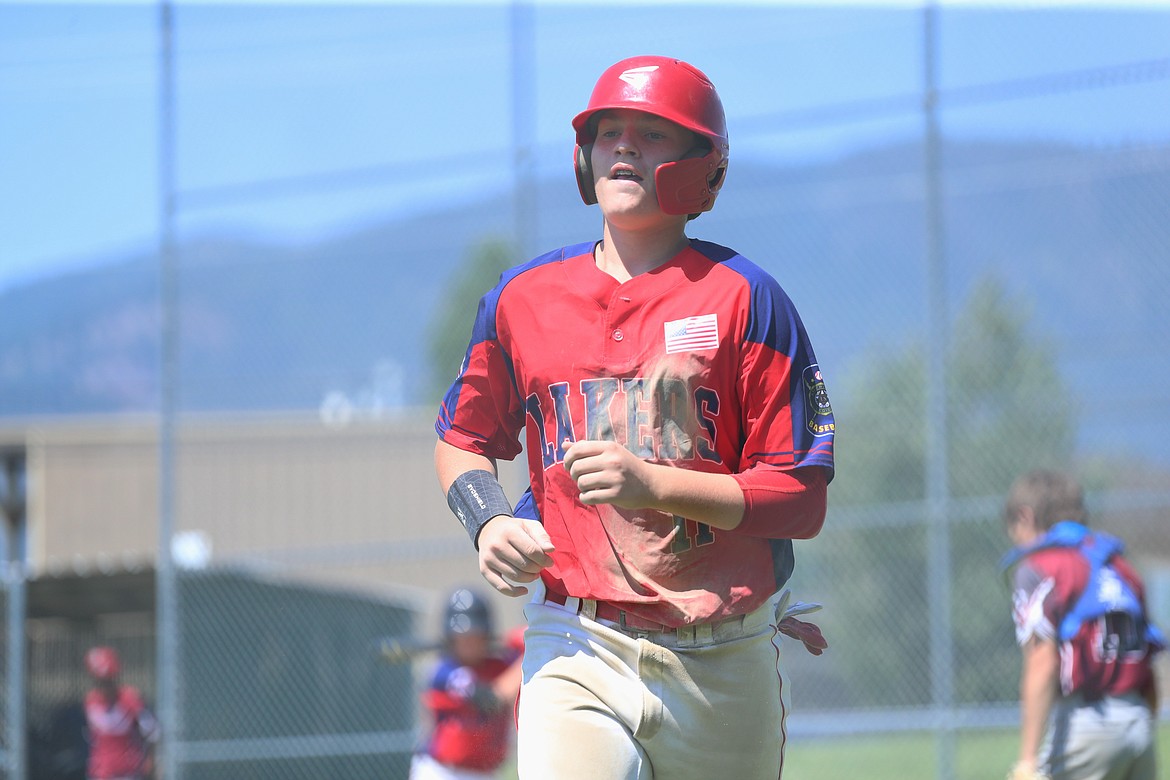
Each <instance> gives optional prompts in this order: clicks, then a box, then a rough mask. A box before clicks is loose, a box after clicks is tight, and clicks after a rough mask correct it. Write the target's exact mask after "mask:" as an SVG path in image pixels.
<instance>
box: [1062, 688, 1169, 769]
mask: <svg viewBox="0 0 1170 780" xmlns="http://www.w3.org/2000/svg"><path fill="white" fill-rule="evenodd" d="M1040 756H1041V763H1040V766H1041V768H1042V769H1044V770H1045V771H1047V772H1048V773H1049V774H1050V775H1051V776H1052V780H1157V762H1156V760H1155V755H1154V719H1153V714H1152V713H1151V712H1150V708H1149V705H1147V704H1146V702H1145V700H1144V699H1142V697H1140V696H1138V695H1137V694H1130V695H1127V696H1124V697H1119V698H1113V697H1106V698H1104V699H1101V700H1100V701H1095V702H1086V701H1085V700H1084V698H1083V697H1081V696H1080V695H1079V694H1074V695H1072V696H1066V697H1064V698H1062V699H1060V700H1059V701H1058V702H1057V703H1056V707H1055V709H1054V711H1053V715H1052V720H1051V721H1050V723H1049V729H1048V736H1047V738H1046V739H1045V743H1044V746H1043V747H1042V748H1041V751H1040Z"/></svg>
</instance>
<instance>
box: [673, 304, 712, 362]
mask: <svg viewBox="0 0 1170 780" xmlns="http://www.w3.org/2000/svg"><path fill="white" fill-rule="evenodd" d="M718 346H719V323H718V321H717V320H716V318H715V315H714V314H702V315H699V316H698V317H687V318H686V319H682V320H673V321H671V322H668V323H666V354H668V355H670V354H672V353H675V352H699V351H701V350H704V349H716V348H718Z"/></svg>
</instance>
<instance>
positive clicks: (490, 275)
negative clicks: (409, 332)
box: [428, 238, 515, 398]
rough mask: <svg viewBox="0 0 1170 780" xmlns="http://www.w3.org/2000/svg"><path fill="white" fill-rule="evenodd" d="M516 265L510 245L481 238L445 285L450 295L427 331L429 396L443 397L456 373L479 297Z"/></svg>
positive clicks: (444, 300)
mask: <svg viewBox="0 0 1170 780" xmlns="http://www.w3.org/2000/svg"><path fill="white" fill-rule="evenodd" d="M514 264H515V257H514V253H513V252H512V249H511V247H510V245H509V244H508V243H507V242H506V241H504V240H503V239H499V238H485V239H483V240H481V241H480V242H479V243H478V244H477V245H476V246H475V248H474V249H472V251H471V253H470V255H469V256H468V258H467V260H466V261H465V262H464V264H463V265H462V266H461V267H460V268H459V269H458V270H457V271H456V272H455V274H454V279H452V280H451V283H450V284H449V285H448V289H449V290H450V294H448V295H447V296H445V297H444V299H443V305H442V306H441V307H440V308H439V309H438V310H437V311H436V312H435V317H434V319H433V320H432V322H431V327H430V332H429V334H428V346H429V355H430V374H431V379H430V381H429V383H428V387H429V388H430V394H429V396H428V397H431V398H442V397H443V394H444V393H446V392H447V388H448V387H449V386H450V384H451V381H452V380H453V379H454V378H455V375H456V374H457V373H458V372H459V366H460V364H461V363H462V362H463V356H464V355H465V354H466V353H467V344H468V340H469V339H470V337H471V326H472V324H473V323H474V322H475V313H476V311H477V309H478V307H479V299H480V298H481V297H483V294H484V293H486V292H487V291H488V290H490V289H491V288H492V287H494V286H495V285H496V283H497V282H498V281H499V280H500V274H501V273H503V272H504V271H505V270H507V269H508V268H510V267H511V266H512V265H514Z"/></svg>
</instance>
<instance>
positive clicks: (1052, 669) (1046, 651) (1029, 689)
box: [1019, 638, 1060, 762]
mask: <svg viewBox="0 0 1170 780" xmlns="http://www.w3.org/2000/svg"><path fill="white" fill-rule="evenodd" d="M1059 674H1060V656H1059V652H1058V650H1057V647H1056V643H1055V642H1052V641H1045V640H1039V639H1035V638H1033V639H1032V640H1030V641H1029V643H1028V644H1027V645H1025V646H1024V665H1023V670H1022V672H1021V674H1020V756H1019V757H1020V760H1021V761H1033V762H1034V761H1035V760H1036V757H1037V754H1038V753H1039V751H1040V743H1041V741H1042V740H1043V738H1044V732H1045V731H1046V730H1047V728H1048V716H1049V714H1050V713H1051V711H1052V704H1053V702H1054V701H1055V700H1056V697H1057V691H1058V686H1059V684H1060V682H1059V679H1060V678H1059Z"/></svg>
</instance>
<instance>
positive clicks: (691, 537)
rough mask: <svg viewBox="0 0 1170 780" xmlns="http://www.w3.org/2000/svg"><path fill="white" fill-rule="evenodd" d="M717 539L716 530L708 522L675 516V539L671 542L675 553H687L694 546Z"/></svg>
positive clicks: (671, 547) (672, 550) (671, 549)
mask: <svg viewBox="0 0 1170 780" xmlns="http://www.w3.org/2000/svg"><path fill="white" fill-rule="evenodd" d="M714 541H715V532H714V531H712V530H711V526H709V525H707V524H706V523H699V522H695V521H694V520H688V519H687V518H685V517H679V516H678V515H675V516H674V541H673V542H671V543H670V551H671V552H672V553H674V554H675V555H678V554H679V553H685V552H686V551H687V550H689V549H691V548H692V547H702V546H703V545H705V544H712V543H714Z"/></svg>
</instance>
